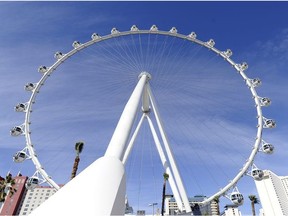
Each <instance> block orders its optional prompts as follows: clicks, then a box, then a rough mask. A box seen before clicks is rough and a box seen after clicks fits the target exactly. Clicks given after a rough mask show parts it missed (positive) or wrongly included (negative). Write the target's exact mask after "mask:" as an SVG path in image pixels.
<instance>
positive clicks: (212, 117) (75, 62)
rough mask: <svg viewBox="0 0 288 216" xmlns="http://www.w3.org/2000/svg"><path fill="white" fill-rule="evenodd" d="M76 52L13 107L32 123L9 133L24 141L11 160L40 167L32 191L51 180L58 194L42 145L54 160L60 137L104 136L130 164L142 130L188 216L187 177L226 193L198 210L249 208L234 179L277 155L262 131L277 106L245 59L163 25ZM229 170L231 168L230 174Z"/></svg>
mask: <svg viewBox="0 0 288 216" xmlns="http://www.w3.org/2000/svg"><path fill="white" fill-rule="evenodd" d="M72 46H73V48H72V50H70V51H68V52H66V53H64V52H60V51H58V52H56V53H55V55H54V57H55V59H56V61H55V62H54V63H52V64H51V66H44V65H42V66H40V67H39V69H38V71H39V73H40V74H41V78H40V80H39V81H38V82H30V83H27V84H26V85H25V87H24V88H25V90H26V91H28V92H31V96H30V98H29V99H28V101H27V102H21V103H19V104H17V105H16V107H15V111H17V112H23V113H24V115H25V120H24V123H23V124H20V125H18V126H15V127H14V128H12V129H11V135H12V136H20V135H24V137H25V141H26V145H25V147H24V148H23V149H22V150H21V151H19V152H17V153H16V154H15V155H14V157H13V159H14V161H15V162H17V163H20V162H24V161H26V160H28V159H30V160H31V161H32V162H33V164H34V166H35V168H36V171H35V173H33V175H32V176H31V177H30V178H29V179H28V183H27V187H28V188H30V189H33V188H34V187H35V186H37V185H39V184H42V183H48V184H49V185H51V186H52V187H54V188H55V189H57V190H58V189H59V185H58V184H57V183H56V180H55V179H54V178H53V176H54V175H55V174H54V173H53V170H52V169H51V170H52V171H51V172H49V168H48V167H47V164H51V163H53V160H52V159H44V160H42V157H41V155H44V154H43V153H39V151H38V148H39V149H40V152H41V150H42V152H46V153H47V154H48V153H49V152H50V151H49V146H52V145H53V144H55V142H57V143H58V142H59V143H58V144H57V146H58V145H61V144H60V143H62V142H63V143H65V141H64V139H63V137H69V136H73V134H77V135H79V134H82V135H83V133H85V131H86V132H87V131H88V132H89V134H91V133H98V132H99V131H100V132H99V133H103V136H102V137H101V139H102V140H103V145H105V144H106V145H107V144H108V143H109V145H108V148H107V150H106V153H105V155H110V156H111V155H112V156H115V157H116V158H118V159H119V160H121V161H122V163H123V164H124V165H126V164H128V163H129V156H130V154H131V152H133V148H134V146H135V147H136V144H137V142H140V141H139V137H141V134H142V137H145V136H147V134H148V133H149V134H150V135H149V136H150V140H149V142H150V141H151V142H152V143H153V145H154V144H155V145H154V147H155V149H154V150H155V152H158V154H157V156H158V157H159V159H160V160H159V162H160V164H161V167H162V168H163V172H166V173H168V174H169V180H168V181H169V185H170V187H171V191H172V193H173V195H174V197H175V200H176V202H177V205H178V208H179V210H180V211H186V212H190V211H191V207H190V204H189V201H188V195H187V194H188V193H189V194H190V193H191V192H190V189H188V191H189V192H187V184H189V183H187V182H191V181H193V180H191V181H190V180H189V181H186V183H185V184H184V183H183V180H182V179H186V178H191V179H193V178H194V177H195V179H196V178H197V177H198V178H199V180H198V181H197V183H196V185H197V184H199V185H200V186H199V188H202V189H203V188H205V187H206V186H207V185H202V186H201V178H202V179H212V180H211V181H214V182H219V183H218V185H219V186H220V189H216V188H214V191H212V190H211V191H209V192H206V191H205V190H204V191H203V192H206V193H207V194H208V195H209V197H208V198H207V199H205V200H204V201H201V202H199V203H198V204H200V205H205V204H207V203H209V202H211V201H212V200H214V199H215V198H217V197H220V196H226V197H227V198H229V199H230V200H231V201H232V202H233V203H235V204H237V205H241V204H242V203H243V195H242V194H241V193H240V192H239V190H238V188H237V183H238V181H239V180H240V179H241V178H242V177H244V176H251V177H253V178H254V179H256V180H261V179H262V177H263V171H262V170H261V169H259V168H258V167H257V166H256V165H255V163H254V161H255V159H256V155H257V154H258V153H259V152H261V153H266V154H271V153H272V152H273V149H274V147H273V145H272V144H270V143H268V142H266V141H264V139H265V138H264V137H263V136H264V135H262V132H263V130H264V129H269V128H274V127H275V126H276V123H275V121H274V120H272V119H270V118H268V117H266V116H264V115H263V113H262V108H263V107H266V106H269V105H270V103H271V101H270V99H269V98H267V97H262V96H259V95H258V93H257V91H256V90H257V88H258V87H259V86H260V85H261V81H260V79H259V78H254V77H253V78H250V77H249V76H248V75H246V73H247V71H248V70H247V69H248V64H247V63H246V62H243V63H236V62H235V61H234V60H232V58H231V56H232V51H231V50H230V49H224V51H222V50H219V49H217V48H216V47H215V41H214V40H213V39H207V40H206V41H202V40H200V39H198V37H197V35H196V33H195V32H191V33H188V34H180V33H178V31H177V29H176V28H175V27H173V28H171V29H170V30H169V31H162V30H159V29H158V28H157V26H156V25H153V26H152V27H151V28H150V29H148V30H141V29H139V28H138V27H137V26H135V25H133V26H132V27H131V29H130V30H128V31H118V30H117V29H116V28H113V29H112V30H111V34H107V35H103V36H102V35H99V34H96V33H93V34H92V36H91V40H89V41H88V42H85V43H81V42H79V41H74V42H73V44H72ZM52 75H53V76H52ZM50 77H51V78H50ZM52 77H53V78H52ZM44 84H45V85H44ZM46 84H47V85H46ZM49 86H50V87H49ZM39 93H40V94H39ZM42 94H43V96H42ZM56 96H57V97H56ZM251 96H252V99H251ZM36 99H37V100H36ZM127 101H128V102H127ZM125 104H126V105H125ZM32 109H33V112H32ZM63 110H64V111H65V112H62V113H61V111H63ZM123 110H124V111H123ZM60 113H61V114H60ZM34 116H35V117H34ZM120 116H121V117H120ZM255 117H256V118H255ZM119 118H120V120H119ZM118 120H119V121H118ZM39 121H40V122H39ZM41 121H43V122H42V123H41ZM145 122H146V125H147V129H146V130H145V131H143V130H141V128H143V127H144V126H143V125H144V124H145ZM78 126H79V128H78ZM115 128H116V129H115ZM59 131H61V132H62V133H61V135H57V136H56V135H55V137H52V136H51V135H53V134H57V132H59ZM50 136H51V137H50ZM99 136H100V135H99ZM111 136H112V138H111ZM92 138H93V137H91V139H92ZM137 140H138V141H137ZM141 140H142V138H141ZM143 142H144V143H147V142H148V141H147V140H145V141H143ZM63 149H64V148H63ZM63 149H62V150H63ZM51 152H52V150H51ZM51 152H50V153H51ZM59 152H61V151H59ZM52 154H53V152H52ZM62 157H64V156H62ZM95 159H97V158H94V159H93V160H95ZM49 160H50V161H49ZM51 160H52V161H51ZM43 161H45V163H44V162H43ZM230 164H234V165H233V166H234V167H235V168H233V169H234V170H233V171H232V172H228V171H227V170H228V168H227V167H228V166H229V165H230ZM48 166H49V165H48ZM87 166H88V164H87ZM179 167H180V169H179ZM181 167H182V168H183V169H182V168H181ZM221 172H223V173H224V174H219V173H221ZM217 175H220V176H222V177H223V176H226V177H225V178H226V179H225V180H224V181H223V180H221V179H222V177H221V178H220V177H219V178H218V177H217ZM186 176H189V177H186ZM199 176H200V177H199ZM184 182H185V180H184ZM202 182H205V181H202ZM206 184H207V182H206ZM208 184H209V183H208ZM194 185H195V184H194ZM218 185H217V186H218ZM191 191H193V187H192V189H191Z"/></svg>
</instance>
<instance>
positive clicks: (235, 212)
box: [222, 205, 242, 216]
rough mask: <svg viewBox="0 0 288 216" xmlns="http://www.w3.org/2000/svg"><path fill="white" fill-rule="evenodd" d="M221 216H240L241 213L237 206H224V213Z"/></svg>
mask: <svg viewBox="0 0 288 216" xmlns="http://www.w3.org/2000/svg"><path fill="white" fill-rule="evenodd" d="M222 215H223V216H241V215H242V214H241V212H240V211H239V209H238V206H237V205H226V206H225V212H224V214H222Z"/></svg>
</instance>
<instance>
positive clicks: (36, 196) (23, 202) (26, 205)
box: [0, 175, 56, 216]
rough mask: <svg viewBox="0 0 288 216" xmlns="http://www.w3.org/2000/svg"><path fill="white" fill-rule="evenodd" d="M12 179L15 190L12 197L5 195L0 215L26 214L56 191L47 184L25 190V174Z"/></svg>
mask: <svg viewBox="0 0 288 216" xmlns="http://www.w3.org/2000/svg"><path fill="white" fill-rule="evenodd" d="M14 179H15V186H14V187H15V188H16V189H17V192H15V193H14V194H13V196H12V197H9V195H8V196H7V197H6V199H5V202H4V203H3V205H2V207H1V209H0V215H6V216H8V215H9V216H11V215H28V214H30V212H32V211H33V209H35V208H37V207H38V206H39V205H41V204H42V203H43V202H44V201H45V200H47V199H48V198H49V197H50V196H52V195H53V194H54V193H55V192H56V190H55V189H54V188H51V187H49V186H37V187H36V188H35V189H34V190H27V189H26V187H25V183H26V181H27V179H28V177H27V176H21V175H18V176H16V177H15V178H14Z"/></svg>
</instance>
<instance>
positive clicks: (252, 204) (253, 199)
mask: <svg viewBox="0 0 288 216" xmlns="http://www.w3.org/2000/svg"><path fill="white" fill-rule="evenodd" d="M248 197H249V199H250V201H251V209H252V215H253V216H256V212H255V204H259V200H258V198H257V197H256V196H255V195H249V196H248Z"/></svg>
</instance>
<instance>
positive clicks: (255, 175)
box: [251, 168, 264, 181]
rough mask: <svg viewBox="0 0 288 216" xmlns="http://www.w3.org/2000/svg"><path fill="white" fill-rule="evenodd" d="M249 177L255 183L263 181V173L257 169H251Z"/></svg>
mask: <svg viewBox="0 0 288 216" xmlns="http://www.w3.org/2000/svg"><path fill="white" fill-rule="evenodd" d="M251 175H252V177H253V178H254V179H255V180H256V181H260V180H262V179H263V176H264V172H263V170H260V169H258V168H253V169H252V171H251Z"/></svg>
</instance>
